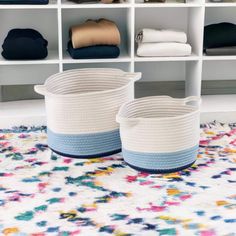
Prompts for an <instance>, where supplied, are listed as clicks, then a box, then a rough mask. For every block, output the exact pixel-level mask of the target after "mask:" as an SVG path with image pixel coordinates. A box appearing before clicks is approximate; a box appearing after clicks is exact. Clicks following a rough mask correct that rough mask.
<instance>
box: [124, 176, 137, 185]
mask: <svg viewBox="0 0 236 236" xmlns="http://www.w3.org/2000/svg"><path fill="white" fill-rule="evenodd" d="M125 179H126V181H127V182H129V183H131V182H135V181H136V180H137V176H132V175H128V176H126V177H125Z"/></svg>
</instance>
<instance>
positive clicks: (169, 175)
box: [163, 173, 180, 179]
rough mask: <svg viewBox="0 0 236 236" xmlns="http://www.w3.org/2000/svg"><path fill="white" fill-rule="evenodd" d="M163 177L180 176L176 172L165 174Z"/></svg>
mask: <svg viewBox="0 0 236 236" xmlns="http://www.w3.org/2000/svg"><path fill="white" fill-rule="evenodd" d="M163 177H164V178H166V179H172V178H180V176H179V174H177V173H172V174H166V175H164V176H163Z"/></svg>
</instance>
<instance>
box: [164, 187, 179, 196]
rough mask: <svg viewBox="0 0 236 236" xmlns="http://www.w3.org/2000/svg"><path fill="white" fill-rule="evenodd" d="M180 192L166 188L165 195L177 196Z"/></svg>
mask: <svg viewBox="0 0 236 236" xmlns="http://www.w3.org/2000/svg"><path fill="white" fill-rule="evenodd" d="M179 193H180V191H179V190H178V189H176V188H168V189H167V194H168V195H176V194H179Z"/></svg>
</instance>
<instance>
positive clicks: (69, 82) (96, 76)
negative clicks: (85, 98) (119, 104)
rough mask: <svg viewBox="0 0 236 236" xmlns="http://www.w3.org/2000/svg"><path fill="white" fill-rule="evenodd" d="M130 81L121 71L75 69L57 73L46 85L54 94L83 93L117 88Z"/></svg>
mask: <svg viewBox="0 0 236 236" xmlns="http://www.w3.org/2000/svg"><path fill="white" fill-rule="evenodd" d="M129 82H130V80H129V79H127V78H126V77H124V76H122V75H121V74H120V73H111V72H103V73H102V72H99V71H98V73H95V71H94V72H84V71H79V72H78V71H73V72H62V73H59V74H56V75H54V76H52V77H51V78H49V79H48V80H47V81H46V83H45V85H46V89H47V91H48V92H50V93H53V94H83V93H89V92H99V91H106V90H112V89H117V88H120V87H123V86H124V85H126V84H127V83H129Z"/></svg>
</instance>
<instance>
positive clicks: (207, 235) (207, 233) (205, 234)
mask: <svg viewBox="0 0 236 236" xmlns="http://www.w3.org/2000/svg"><path fill="white" fill-rule="evenodd" d="M215 235H216V234H215V232H214V231H213V230H204V231H201V232H200V236H215Z"/></svg>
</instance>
